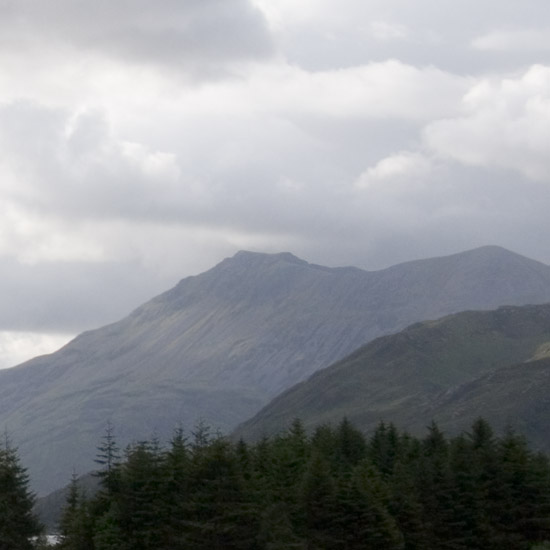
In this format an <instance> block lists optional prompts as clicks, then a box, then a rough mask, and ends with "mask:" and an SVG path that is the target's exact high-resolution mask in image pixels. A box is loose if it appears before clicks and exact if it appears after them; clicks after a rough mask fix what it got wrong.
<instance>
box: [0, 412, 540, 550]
mask: <svg viewBox="0 0 550 550" xmlns="http://www.w3.org/2000/svg"><path fill="white" fill-rule="evenodd" d="M96 462H98V465H99V471H98V472H97V475H98V476H99V477H100V490H99V491H98V492H97V493H96V494H95V495H91V496H86V495H85V494H83V492H82V491H81V490H80V489H79V485H78V483H77V480H76V478H75V477H73V480H72V482H71V485H70V491H69V496H68V498H67V503H66V507H65V510H64V513H63V516H62V519H61V522H60V525H59V532H60V543H59V549H60V550H64V549H66V550H111V549H113V550H114V549H116V550H152V549H155V550H168V549H171V550H178V549H203V548H204V549H208V550H212V549H225V550H231V549H235V550H241V549H242V550H278V549H281V550H282V549H285V550H286V549H300V550H333V549H334V550H355V549H357V550H359V549H362V550H363V549H365V550H369V549H376V550H379V549H385V550H442V549H447V550H466V549H468V550H472V549H480V550H481V549H483V550H492V549H494V550H497V549H498V550H516V549H517V550H523V549H525V550H528V549H534V548H537V549H542V548H550V546H549V545H548V544H547V543H546V542H545V541H550V463H549V459H548V457H547V456H546V455H544V454H542V453H536V452H533V451H532V450H530V449H529V446H528V445H527V443H526V441H525V439H524V438H523V437H522V436H521V435H518V434H516V433H514V432H512V431H507V432H506V433H504V434H503V435H502V436H499V437H497V436H496V435H495V434H494V433H493V430H492V429H491V427H490V425H489V424H488V423H487V422H485V421H484V420H481V419H480V420H478V421H476V422H475V423H474V424H473V425H472V427H471V429H470V430H469V431H467V432H464V433H463V434H461V435H459V436H457V437H453V438H448V437H446V436H445V435H444V434H443V433H442V432H441V430H440V429H439V428H438V426H437V425H436V424H432V425H431V426H430V427H429V428H428V430H427V433H426V435H425V436H424V437H422V438H418V437H413V436H411V435H409V434H407V433H405V432H402V431H399V430H398V429H397V428H396V427H395V426H393V425H392V424H384V423H381V424H380V425H379V426H378V428H377V429H376V431H375V432H374V433H373V434H372V435H371V436H370V437H368V438H367V437H365V436H364V435H363V434H362V433H361V432H360V431H359V430H357V429H356V428H355V427H354V426H353V425H352V424H351V423H350V422H349V421H348V420H346V419H344V420H343V421H342V422H341V423H340V424H339V425H338V426H335V427H331V426H321V427H318V428H317V429H316V430H315V431H314V432H313V433H311V434H308V433H306V431H305V430H304V428H303V426H302V424H301V423H300V422H299V421H295V422H294V423H293V424H292V426H291V427H290V428H289V429H288V430H287V431H286V432H285V433H282V434H279V435H277V436H275V437H271V438H264V439H262V440H260V441H258V442H256V443H254V444H247V443H245V442H243V441H239V442H232V441H231V440H228V439H227V438H224V437H222V436H220V435H217V434H212V433H211V432H210V430H209V429H208V428H207V427H205V426H203V425H199V426H198V427H197V428H196V429H195V430H194V431H193V432H192V434H191V436H190V437H189V438H186V437H185V436H184V433H183V431H182V430H178V431H176V433H175V434H174V436H173V438H172V439H171V441H170V442H169V444H168V445H167V446H165V447H164V446H162V445H161V444H160V443H159V441H158V440H157V439H155V438H153V439H151V440H147V441H141V442H137V443H135V444H133V445H131V446H129V447H128V448H126V449H125V450H124V452H122V453H121V452H120V451H119V449H118V446H117V443H116V438H115V436H114V433H113V430H112V428H111V427H109V428H108V430H107V432H106V434H105V436H104V437H103V439H102V442H101V445H100V446H99V448H98V454H97V457H96ZM10 468H11V473H10V472H9V470H10ZM10 477H12V478H13V480H14V481H13V483H12V484H11V485H10V483H9V482H8V481H7V480H8V478H10ZM0 483H1V485H0V548H2V549H6V550H10V549H12V548H13V549H23V550H24V549H26V548H32V547H33V543H32V541H31V539H30V537H31V536H35V535H37V534H38V533H39V526H38V525H37V524H36V523H35V520H34V519H33V516H32V512H31V509H30V508H29V505H28V502H29V501H32V495H30V493H28V490H27V489H26V483H27V478H26V474H25V472H24V469H23V468H21V466H20V465H19V464H18V460H17V456H16V453H15V451H13V450H12V449H9V448H7V449H4V450H3V451H1V452H0ZM15 486H18V487H19V489H18V491H14V492H13V493H10V487H12V488H14V487H15ZM16 493H17V494H19V497H18V498H19V501H18V502H19V504H20V505H21V506H20V508H19V511H18V513H15V512H13V513H11V515H9V514H8V515H6V510H13V508H11V506H12V503H14V502H16V500H17V498H16V497H15V496H14V495H15V494H16ZM14 499H15V500H14ZM31 507H32V502H31ZM25 518H26V519H25ZM25 522H27V523H25ZM11 523H13V525H12V528H11V531H10V529H9V528H8V526H9V524H11ZM13 532H18V533H20V534H21V533H26V538H25V537H24V536H23V535H21V536H22V537H23V538H25V541H26V542H22V539H21V538H20V539H19V540H18V541H17V542H16V543H13V541H11V539H9V537H10V536H12V535H10V533H12V534H13ZM10 544H11V545H10Z"/></svg>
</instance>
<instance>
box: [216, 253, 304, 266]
mask: <svg viewBox="0 0 550 550" xmlns="http://www.w3.org/2000/svg"><path fill="white" fill-rule="evenodd" d="M227 260H228V261H231V262H239V263H244V264H257V263H259V262H276V261H282V262H286V263H292V264H300V265H307V262H306V261H305V260H301V259H300V258H298V257H297V256H294V254H291V253H290V252H278V253H275V254H266V253H264V252H251V251H249V250H239V252H237V253H236V254H235V255H234V256H233V257H232V258H228V259H227ZM227 260H226V261H227Z"/></svg>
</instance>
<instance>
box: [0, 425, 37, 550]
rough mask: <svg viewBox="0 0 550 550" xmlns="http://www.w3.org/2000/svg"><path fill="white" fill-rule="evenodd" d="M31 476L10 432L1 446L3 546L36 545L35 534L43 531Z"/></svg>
mask: <svg viewBox="0 0 550 550" xmlns="http://www.w3.org/2000/svg"><path fill="white" fill-rule="evenodd" d="M28 485H29V478H28V476H27V472H26V470H25V468H23V467H22V466H21V464H20V462H19V457H18V455H17V450H16V449H15V448H14V447H12V446H11V444H10V441H9V438H8V437H7V435H6V436H5V438H4V443H3V446H2V447H0V548H1V549H2V550H26V549H29V550H30V549H32V548H33V547H34V545H33V538H34V537H38V536H39V535H41V533H42V526H41V525H40V523H39V522H38V520H37V518H36V517H35V515H34V514H33V505H34V495H33V494H32V493H31V492H30V490H29V487H28Z"/></svg>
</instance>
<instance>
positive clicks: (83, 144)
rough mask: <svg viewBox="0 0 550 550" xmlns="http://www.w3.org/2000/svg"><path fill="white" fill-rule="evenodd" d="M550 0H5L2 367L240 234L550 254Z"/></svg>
mask: <svg viewBox="0 0 550 550" xmlns="http://www.w3.org/2000/svg"><path fill="white" fill-rule="evenodd" d="M549 207H550V2H548V0H523V1H522V2H520V1H519V0H498V1H497V0H484V1H483V2H479V0H476V1H475V2H474V1H473V0H462V1H461V2H458V1H456V0H414V1H412V0H338V1H336V0H155V1H153V0H109V1H96V2H91V1H89V0H48V1H47V2H42V1H36V0H0V296H1V298H0V299H1V307H0V366H3V367H6V366H11V365H14V364H16V363H18V362H20V361H22V360H24V359H27V358H29V357H31V356H34V355H36V354H38V353H42V352H47V351H52V350H53V349H56V348H57V347H59V346H60V345H61V344H63V343H64V342H65V341H67V340H68V339H69V338H70V337H72V336H74V335H75V334H77V333H79V332H81V331H83V330H86V329H89V328H95V327H98V326H101V325H103V324H106V323H108V322H111V321H115V320H118V319H119V318H121V317H122V316H124V315H125V314H127V313H128V312H129V311H130V310H132V309H133V308H134V307H136V306H138V305H139V304H141V303H142V302H144V301H145V300H147V299H149V298H151V297H152V296H154V295H156V294H158V293H159V292H161V291H163V290H166V289H168V288H169V287H171V286H173V285H174V284H175V283H176V282H177V281H178V280H179V279H181V278H183V277H185V276H187V275H192V274H196V273H199V272H201V271H204V270H206V269H208V268H209V267H211V266H213V265H214V264H216V263H217V262H219V261H221V260H222V259H223V258H224V257H227V256H231V255H233V254H234V253H235V252H236V251H238V250H240V249H248V250H256V251H265V252H280V251H291V252H293V253H294V254H296V255H298V256H300V257H302V258H304V259H306V260H308V261H311V262H315V263H321V264H324V265H331V266H336V265H356V266H359V267H363V268H366V269H380V268H383V267H387V266H389V265H392V264H396V263H400V262H403V261H407V260H411V259H416V258H423V257H430V256H439V255H446V254H452V253H455V252H459V251H462V250H466V249H469V248H474V247H477V246H481V245H485V244H498V245H501V246H504V247H506V248H509V249H511V250H514V251H516V252H519V253H521V254H524V255H526V256H529V257H531V258H534V259H537V260H540V261H543V262H545V263H550V246H549V245H548V240H549V239H548V237H549V235H550V215H549V210H550V208H549Z"/></svg>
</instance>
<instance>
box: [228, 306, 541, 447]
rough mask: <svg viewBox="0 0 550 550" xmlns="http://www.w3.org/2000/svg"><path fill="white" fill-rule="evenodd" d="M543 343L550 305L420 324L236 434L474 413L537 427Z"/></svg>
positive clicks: (453, 421) (296, 390)
mask: <svg viewBox="0 0 550 550" xmlns="http://www.w3.org/2000/svg"><path fill="white" fill-rule="evenodd" d="M549 342H550V305H542V306H525V307H502V308H499V309H497V310H495V311H489V312H477V311H473V312H463V313H459V314H455V315H451V316H448V317H445V318H443V319H440V320H438V321H429V322H424V323H418V324H415V325H412V326H410V327H409V328H407V329H406V330H404V331H402V332H400V333H398V334H395V335H392V336H386V337H382V338H378V339H376V340H374V341H373V342H371V343H370V344H368V345H366V346H365V347H362V348H361V349H359V350H357V351H356V352H355V353H353V354H352V355H350V356H348V357H347V358H345V359H344V360H342V361H340V362H338V363H336V364H334V365H332V366H330V367H328V368H326V369H323V370H322V371H319V372H317V373H316V374H314V375H313V376H311V377H310V378H309V379H308V380H307V381H305V382H303V383H301V384H298V385H296V386H294V387H293V388H291V389H290V390H288V391H286V392H285V393H283V394H282V395H280V396H279V397H277V398H276V399H274V400H273V401H272V402H271V403H270V404H269V405H268V406H266V407H265V408H264V409H262V410H261V411H260V412H259V413H258V414H257V415H256V416H255V417H254V418H252V419H251V420H249V421H248V422H245V423H244V424H242V425H241V426H240V427H239V429H238V430H237V431H236V434H237V435H242V436H244V437H246V438H251V439H254V438H258V437H260V436H262V435H264V434H271V433H273V432H276V431H278V430H280V429H282V428H283V427H285V426H286V425H287V424H288V423H289V422H290V421H291V420H292V419H293V418H296V417H299V418H301V419H302V420H303V421H304V423H305V425H306V426H310V427H312V426H314V425H317V424H320V423H326V422H335V421H338V420H339V419H341V418H342V417H343V416H347V417H348V418H349V419H350V420H351V421H352V422H354V423H355V424H356V425H357V426H359V427H360V428H362V429H364V430H369V429H371V428H373V427H374V426H375V425H376V424H377V423H378V422H379V421H380V420H385V421H394V422H396V423H397V424H398V425H399V426H401V427H404V428H410V429H413V430H421V429H423V428H424V427H425V426H426V425H427V424H428V423H429V422H430V421H431V420H432V419H436V420H438V421H441V423H442V425H443V426H444V427H446V426H448V427H449V428H451V429H453V430H458V429H464V428H465V427H467V425H468V424H470V423H471V421H472V419H474V418H476V417H477V416H480V415H483V416H489V417H490V419H491V421H494V422H496V424H497V425H499V426H501V425H502V424H503V423H505V422H511V423H516V424H522V423H523V424H525V423H527V422H531V423H533V422H534V420H533V419H536V417H537V413H536V412H534V411H535V409H536V410H542V409H544V407H545V406H546V405H545V403H546V401H545V399H546V397H545V396H546V395H550V394H549V393H548V392H544V390H543V389H541V388H542V387H543V383H542V381H543V380H545V376H546V370H545V368H546V367H547V366H548V362H549V360H548V359H547V358H544V357H545V355H546V354H547V353H548V346H549ZM533 358H538V359H537V360H536V361H530V360H531V359H533ZM526 361H529V362H527V363H525V362H526ZM512 365H516V366H514V367H511V368H509V369H505V368H504V367H507V366H512ZM503 368H504V370H503ZM489 373H490V374H489ZM535 374H536V376H535ZM512 375H513V376H512ZM537 377H538V378H537ZM497 381H499V384H498V385H497ZM520 381H521V384H520ZM464 384H466V385H465V386H464ZM536 384H539V386H540V387H539V388H536V390H537V391H536V392H535V391H534V389H535V385H536ZM528 388H531V390H532V391H530V393H526V392H527V389H528ZM497 389H498V391H497ZM503 411H506V414H504V413H503ZM519 411H527V412H529V415H525V414H524V415H523V416H522V417H521V418H523V417H525V420H522V419H521V418H520V417H518V414H519ZM529 419H531V420H529ZM521 427H522V428H525V427H526V426H525V425H521ZM531 431H532V430H531ZM545 433H546V432H545ZM545 439H546V436H545V435H541V436H540V437H539V438H538V440H539V441H544V440H545ZM546 446H547V447H550V445H548V444H546Z"/></svg>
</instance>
